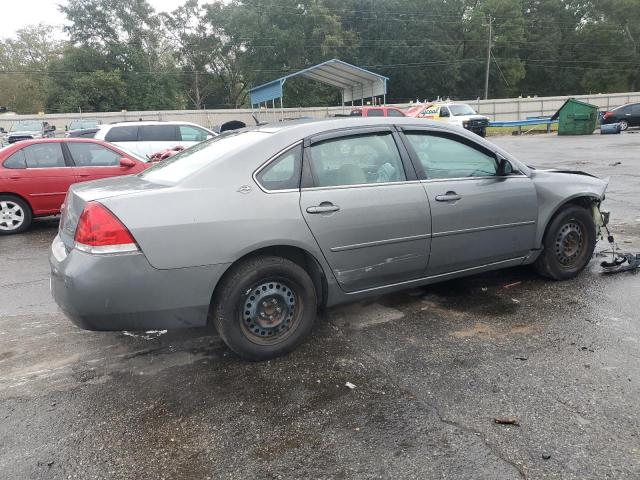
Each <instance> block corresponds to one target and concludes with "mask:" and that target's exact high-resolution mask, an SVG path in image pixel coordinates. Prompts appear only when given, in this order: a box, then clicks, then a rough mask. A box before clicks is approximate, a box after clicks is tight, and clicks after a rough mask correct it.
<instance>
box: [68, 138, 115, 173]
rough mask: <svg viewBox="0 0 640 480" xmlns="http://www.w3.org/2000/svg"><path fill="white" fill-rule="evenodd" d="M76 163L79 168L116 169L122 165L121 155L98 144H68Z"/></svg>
mask: <svg viewBox="0 0 640 480" xmlns="http://www.w3.org/2000/svg"><path fill="white" fill-rule="evenodd" d="M67 146H68V147H69V151H70V152H71V156H72V157H73V161H74V163H75V164H76V165H77V166H78V167H114V166H117V165H119V164H120V158H121V155H118V154H117V153H116V152H114V151H113V150H109V149H108V148H106V147H103V146H102V145H98V144H97V143H80V142H69V143H67Z"/></svg>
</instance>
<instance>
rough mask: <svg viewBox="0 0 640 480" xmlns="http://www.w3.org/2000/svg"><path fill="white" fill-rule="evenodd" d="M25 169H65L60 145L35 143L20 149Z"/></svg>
mask: <svg viewBox="0 0 640 480" xmlns="http://www.w3.org/2000/svg"><path fill="white" fill-rule="evenodd" d="M22 151H23V152H24V157H25V160H26V162H27V168H55V167H66V164H65V163H64V155H63V154H62V144H61V143H36V144H35V145H29V146H28V147H24V148H23V149H22Z"/></svg>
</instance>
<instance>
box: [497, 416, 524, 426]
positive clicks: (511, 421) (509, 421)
mask: <svg viewBox="0 0 640 480" xmlns="http://www.w3.org/2000/svg"><path fill="white" fill-rule="evenodd" d="M493 421H494V423H497V424H499V425H515V426H516V427H519V426H520V420H518V417H496V418H494V419H493Z"/></svg>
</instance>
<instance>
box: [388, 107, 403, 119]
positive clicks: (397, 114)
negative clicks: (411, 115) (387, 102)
mask: <svg viewBox="0 0 640 480" xmlns="http://www.w3.org/2000/svg"><path fill="white" fill-rule="evenodd" d="M387 114H388V115H389V116H390V117H404V113H402V112H401V111H400V110H396V109H394V108H390V109H389V110H387Z"/></svg>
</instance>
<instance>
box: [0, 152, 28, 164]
mask: <svg viewBox="0 0 640 480" xmlns="http://www.w3.org/2000/svg"><path fill="white" fill-rule="evenodd" d="M2 165H3V166H4V168H27V161H26V160H25V158H24V153H23V152H22V150H18V151H17V152H15V153H14V154H13V155H11V156H10V157H9V158H7V159H6V160H5V161H4V163H3V164H2Z"/></svg>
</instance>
